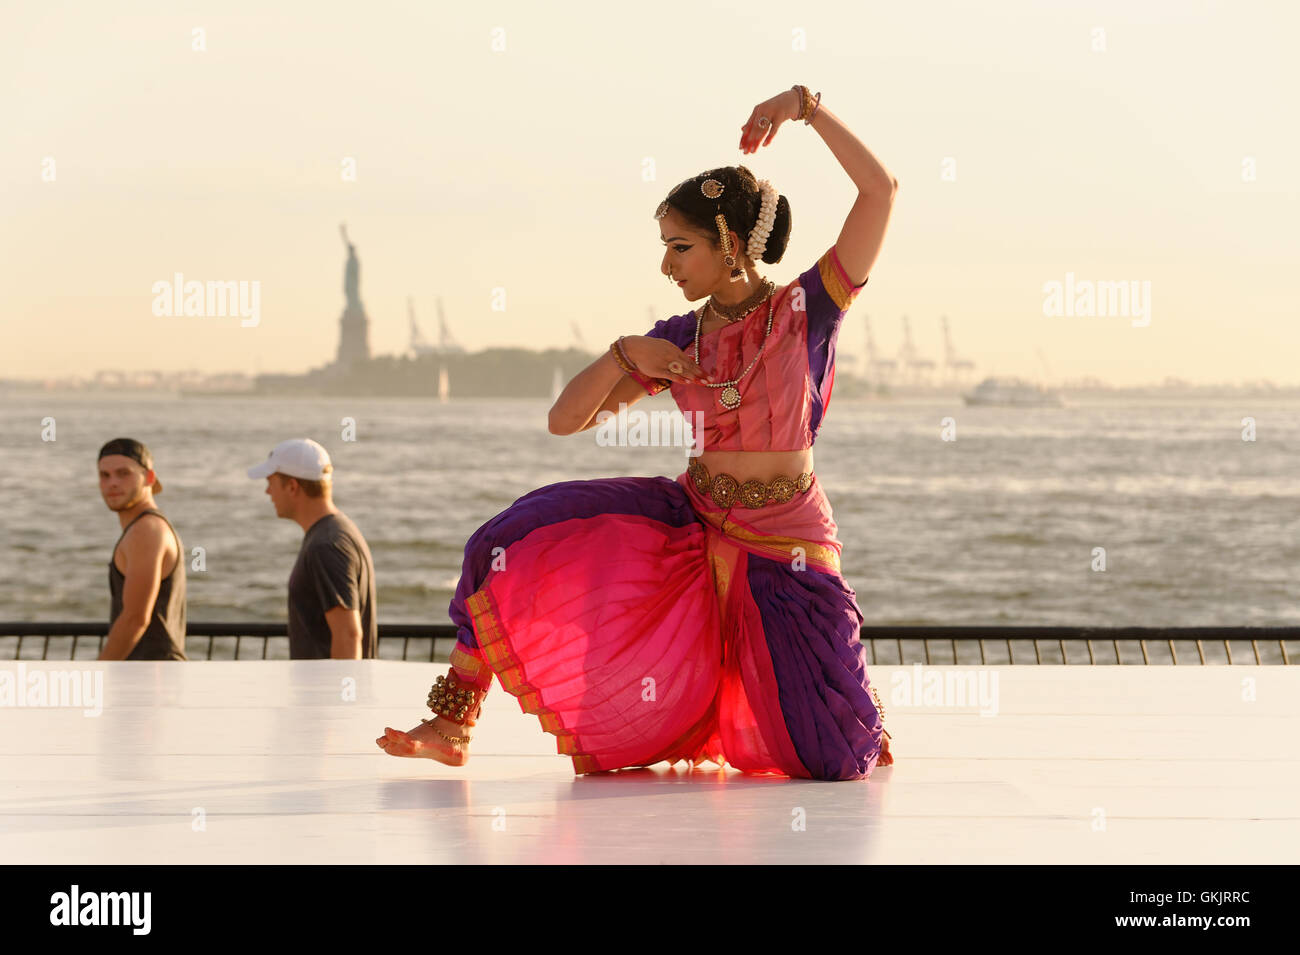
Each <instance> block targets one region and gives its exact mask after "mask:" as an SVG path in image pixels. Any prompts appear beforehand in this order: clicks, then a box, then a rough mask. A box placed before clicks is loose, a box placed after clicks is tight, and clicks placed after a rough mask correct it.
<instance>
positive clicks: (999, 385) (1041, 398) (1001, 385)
mask: <svg viewBox="0 0 1300 955" xmlns="http://www.w3.org/2000/svg"><path fill="white" fill-rule="evenodd" d="M962 399H963V400H964V401H965V402H966V404H968V405H999V406H1008V405H1009V406H1013V407H1021V408H1061V407H1064V406H1065V400H1064V399H1063V398H1062V397H1061V394H1060V392H1058V391H1056V390H1054V389H1050V388H1046V387H1044V386H1043V385H1039V384H1035V383H1034V382H1032V381H1026V380H1025V379H1023V378H985V379H984V380H983V381H981V382H980V383H979V384H978V385H976V386H975V388H974V389H973V390H971V391H969V392H967V393H965V394H963V395H962Z"/></svg>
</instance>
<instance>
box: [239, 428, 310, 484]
mask: <svg viewBox="0 0 1300 955" xmlns="http://www.w3.org/2000/svg"><path fill="white" fill-rule="evenodd" d="M329 463H330V456H329V452H328V451H326V450H325V449H324V448H322V447H321V446H320V445H319V444H317V443H316V442H315V441H313V440H312V439H311V438H291V439H290V440H288V441H281V442H280V443H279V444H277V445H276V446H275V448H274V449H273V450H272V451H271V453H270V454H268V455H267V456H266V460H265V461H263V462H262V463H261V464H259V465H257V466H256V467H251V468H249V469H248V476H249V477H251V478H264V477H270V476H271V475H272V474H275V473H277V472H278V473H280V474H285V475H288V476H289V477H296V478H301V479H302V480H304V481H323V480H324V479H325V469H326V468H327V467H329Z"/></svg>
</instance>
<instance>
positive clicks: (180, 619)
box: [99, 438, 185, 660]
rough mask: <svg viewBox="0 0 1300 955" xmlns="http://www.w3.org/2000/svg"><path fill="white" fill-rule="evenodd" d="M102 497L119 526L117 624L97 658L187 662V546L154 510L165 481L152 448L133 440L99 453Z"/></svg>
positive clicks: (114, 577)
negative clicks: (158, 471)
mask: <svg viewBox="0 0 1300 955" xmlns="http://www.w3.org/2000/svg"><path fill="white" fill-rule="evenodd" d="M99 493H100V494H101V495H103V498H104V503H105V504H107V505H108V509H109V510H110V511H116V512H117V519H118V521H119V522H120V523H121V525H122V535H121V536H120V537H119V538H118V539H117V543H116V544H114V545H113V557H112V559H111V560H110V561H109V562H108V589H109V594H110V596H111V600H112V610H111V614H112V622H111V623H110V625H109V630H108V639H107V640H105V641H104V648H103V650H101V651H100V654H99V659H101V660H184V659H185V549H184V547H183V546H182V545H181V538H180V535H179V534H177V533H176V528H174V527H172V523H171V521H169V520H167V518H166V517H163V513H162V511H160V510H158V508H157V507H156V506H155V505H154V500H153V497H154V495H155V494H161V493H162V482H161V481H159V480H158V475H157V474H155V473H154V470H153V455H151V454H150V453H149V449H148V448H146V447H145V446H144V445H143V444H141V443H140V442H139V441H136V440H134V439H132V438H114V439H113V440H112V441H110V442H108V444H106V445H104V446H103V447H102V448H100V449H99ZM144 517H157V518H159V520H156V521H153V520H141V518H144Z"/></svg>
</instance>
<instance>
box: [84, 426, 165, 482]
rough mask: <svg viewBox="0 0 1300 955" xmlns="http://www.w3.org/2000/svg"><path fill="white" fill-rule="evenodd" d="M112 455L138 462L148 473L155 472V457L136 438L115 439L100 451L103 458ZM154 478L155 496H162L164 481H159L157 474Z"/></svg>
mask: <svg viewBox="0 0 1300 955" xmlns="http://www.w3.org/2000/svg"><path fill="white" fill-rule="evenodd" d="M110 454H120V455H123V456H124V457H128V458H131V459H132V460H133V461H135V462H137V463H138V464H139V465H140V466H141V467H142V468H144V469H145V470H146V471H152V470H153V455H152V454H150V453H149V449H148V448H146V447H145V446H144V444H143V443H141V442H139V441H137V440H135V438H114V439H113V440H112V441H110V442H108V444H106V445H104V446H103V447H102V448H100V449H99V456H100V457H101V458H102V457H106V456H107V455H110ZM153 477H154V481H153V492H154V493H155V494H161V493H162V481H160V480H158V475H157V474H154V476H153Z"/></svg>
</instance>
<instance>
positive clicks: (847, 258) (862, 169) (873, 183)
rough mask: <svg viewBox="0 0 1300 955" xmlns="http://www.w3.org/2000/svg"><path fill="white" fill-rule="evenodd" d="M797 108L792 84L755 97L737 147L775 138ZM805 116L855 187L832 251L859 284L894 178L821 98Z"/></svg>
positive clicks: (751, 147) (883, 224)
mask: <svg viewBox="0 0 1300 955" xmlns="http://www.w3.org/2000/svg"><path fill="white" fill-rule="evenodd" d="M802 108H803V97H802V96H801V95H800V93H799V91H798V90H796V89H789V90H786V91H784V92H783V93H778V94H777V95H776V96H774V97H772V98H771V99H769V100H766V101H764V102H762V103H759V104H758V105H757V106H755V107H754V111H753V112H752V113H751V114H750V117H749V120H748V121H747V122H746V123H745V125H744V126H742V127H741V138H740V148H741V150H742V151H743V152H746V153H751V152H755V151H756V150H757V149H758V147H759V146H767V145H769V144H770V143H771V142H772V140H773V139H775V138H776V131H777V128H778V127H779V126H780V125H781V124H782V123H784V122H786V121H788V120H795V119H797V118H799V114H800V110H801V109H802ZM764 117H766V118H767V120H768V123H767V125H764V124H763V123H762V119H763V118H764ZM810 122H811V125H812V128H813V129H815V130H817V133H818V135H820V136H821V138H822V139H823V140H824V141H825V143H826V145H827V146H829V147H830V150H831V153H832V154H834V156H835V158H836V159H837V160H839V163H840V165H841V166H843V167H844V171H845V172H846V173H848V175H849V178H850V179H852V180H853V184H854V185H856V186H857V187H858V198H857V199H856V200H855V201H854V203H853V206H852V208H850V209H849V214H848V217H847V218H846V219H845V220H844V227H843V228H842V229H841V230H840V237H839V239H837V240H836V242H835V251H836V254H837V255H838V256H839V259H840V262H841V263H842V264H843V265H844V270H845V271H846V272H848V274H849V278H850V279H852V281H853V284H854V285H861V284H862V283H863V282H865V281H866V279H867V276H868V275H870V274H871V269H872V268H873V267H874V266H875V264H876V258H877V257H878V256H879V254H880V246H881V245H882V243H883V242H884V239H885V229H886V228H887V227H888V225H889V214H890V212H891V210H892V209H893V205H894V196H895V194H896V193H897V192H898V179H897V177H895V176H894V174H893V173H891V172H890V171H889V170H888V169H886V168H885V167H884V165H882V164H881V162H880V160H878V159H877V158H876V157H875V156H874V155H872V153H871V150H869V149H867V147H866V146H865V145H864V144H863V143H862V141H861V140H860V139H858V138H857V137H856V136H854V135H853V132H852V131H851V130H850V129H849V128H848V127H847V126H845V125H844V123H843V122H842V121H841V120H840V118H839V117H838V116H836V115H835V114H834V113H832V112H831V111H830V110H829V109H828V108H827V107H825V106H824V105H822V104H821V101H820V100H818V101H817V104H816V107H815V109H814V110H813V113H812V119H811V121H810Z"/></svg>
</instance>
